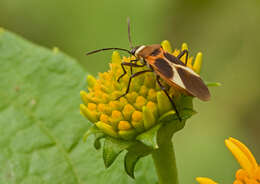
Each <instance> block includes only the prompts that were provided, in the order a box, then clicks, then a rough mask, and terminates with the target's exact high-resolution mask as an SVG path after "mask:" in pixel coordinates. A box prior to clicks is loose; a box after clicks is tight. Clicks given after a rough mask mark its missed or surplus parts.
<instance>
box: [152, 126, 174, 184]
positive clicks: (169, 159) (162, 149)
mask: <svg viewBox="0 0 260 184" xmlns="http://www.w3.org/2000/svg"><path fill="white" fill-rule="evenodd" d="M171 128H172V127H169V126H164V127H161V129H160V130H159V132H158V136H157V143H158V146H159V148H158V149H156V150H155V151H154V152H153V153H152V157H153V161H154V164H155V168H156V171H157V176H158V180H159V184H178V183H179V181H178V175H177V166H176V159H175V154H174V148H173V144H172V136H173V133H174V131H173V129H171Z"/></svg>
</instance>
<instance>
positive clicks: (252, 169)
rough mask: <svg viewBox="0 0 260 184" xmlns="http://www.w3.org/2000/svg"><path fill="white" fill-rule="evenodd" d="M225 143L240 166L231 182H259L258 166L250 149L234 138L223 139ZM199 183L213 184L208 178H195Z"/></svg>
mask: <svg viewBox="0 0 260 184" xmlns="http://www.w3.org/2000/svg"><path fill="white" fill-rule="evenodd" d="M225 144H226V146H227V148H228V149H229V150H230V152H231V153H232V154H233V155H234V157H235V158H236V160H237V161H238V163H239V164H240V166H241V169H239V170H238V171H237V172H236V179H235V181H234V183H233V184H260V166H259V165H258V163H257V162H256V160H255V157H254V156H253V154H252V153H251V151H250V150H249V149H248V148H247V147H246V146H245V145H244V144H243V143H242V142H240V141H238V140H237V139H234V138H232V137H231V138H229V139H226V140H225ZM196 180H197V181H198V182H199V183H200V184H214V183H215V182H214V181H213V180H211V179H209V178H196Z"/></svg>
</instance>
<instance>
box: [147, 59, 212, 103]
mask: <svg viewBox="0 0 260 184" xmlns="http://www.w3.org/2000/svg"><path fill="white" fill-rule="evenodd" d="M169 58H170V56H169V55H168V57H164V58H161V57H160V58H157V59H155V61H154V62H153V64H152V66H153V68H154V70H155V72H156V73H157V74H159V75H160V77H161V78H163V79H164V80H165V81H166V82H167V83H168V84H169V85H172V86H174V87H177V88H180V89H182V90H183V91H185V92H187V93H188V94H190V95H192V96H196V97H198V98H199V99H200V100H203V101H208V100H209V99H210V93H209V90H208V88H207V86H206V85H205V84H204V82H203V80H202V79H201V78H200V76H199V75H198V74H196V73H195V72H194V71H193V70H192V69H190V68H188V67H186V66H185V65H183V64H180V63H179V62H178V61H176V57H174V56H173V57H172V60H169Z"/></svg>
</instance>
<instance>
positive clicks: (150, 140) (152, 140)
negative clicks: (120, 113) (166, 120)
mask: <svg viewBox="0 0 260 184" xmlns="http://www.w3.org/2000/svg"><path fill="white" fill-rule="evenodd" d="M161 125H162V124H161V123H160V124H157V125H156V126H154V127H152V128H150V129H149V130H147V131H145V132H144V133H141V134H140V135H138V136H137V137H136V140H139V141H141V142H142V143H143V144H144V145H146V146H149V147H151V148H153V149H157V148H158V145H157V132H158V130H159V129H160V127H161Z"/></svg>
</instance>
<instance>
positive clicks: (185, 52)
mask: <svg viewBox="0 0 260 184" xmlns="http://www.w3.org/2000/svg"><path fill="white" fill-rule="evenodd" d="M184 54H186V58H185V65H186V66H187V63H188V55H189V52H188V50H186V49H185V50H183V51H181V53H180V54H179V55H178V56H177V58H178V59H181V57H182V56H183V55H184Z"/></svg>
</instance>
